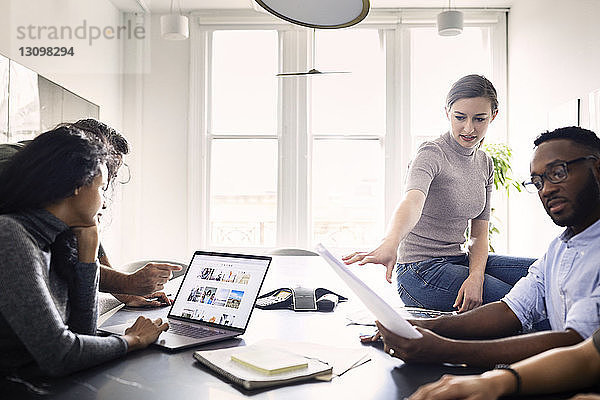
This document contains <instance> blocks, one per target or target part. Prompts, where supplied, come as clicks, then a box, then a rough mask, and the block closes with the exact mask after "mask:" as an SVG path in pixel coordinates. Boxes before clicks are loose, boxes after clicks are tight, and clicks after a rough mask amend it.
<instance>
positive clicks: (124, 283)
mask: <svg viewBox="0 0 600 400" xmlns="http://www.w3.org/2000/svg"><path fill="white" fill-rule="evenodd" d="M99 290H100V291H101V292H107V293H129V292H130V291H131V290H130V287H129V274H125V273H123V272H119V271H116V270H114V269H112V268H111V267H107V266H106V265H100V288H99Z"/></svg>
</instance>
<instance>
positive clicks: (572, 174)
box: [378, 127, 600, 380]
mask: <svg viewBox="0 0 600 400" xmlns="http://www.w3.org/2000/svg"><path fill="white" fill-rule="evenodd" d="M534 144H535V146H536V147H535V151H534V154H533V158H532V161H531V164H530V169H531V180H530V181H528V182H524V183H523V184H524V186H525V187H526V188H527V189H528V190H529V191H531V190H533V191H534V192H536V193H537V194H538V196H539V198H540V200H541V202H542V204H543V206H544V208H545V209H546V212H547V213H548V215H549V216H550V218H552V221H554V223H555V224H557V225H559V226H564V227H566V229H565V231H564V232H563V233H562V234H561V235H560V236H559V237H557V238H556V239H554V240H553V241H552V242H551V243H550V246H549V248H548V251H547V252H546V254H545V255H544V256H543V257H542V258H540V259H539V260H537V261H536V262H535V263H534V264H533V265H532V266H531V267H530V269H529V273H528V274H527V276H525V277H523V278H522V279H521V280H519V281H518V282H517V284H516V285H515V286H514V288H513V289H512V290H511V291H510V292H509V293H508V294H507V295H506V296H505V297H504V298H503V299H502V300H501V301H498V302H495V303H490V304H487V305H484V306H482V307H479V308H477V309H474V310H471V311H469V312H466V313H464V314H458V315H453V316H444V317H440V318H438V319H432V320H421V321H413V323H414V325H417V327H418V328H417V329H419V331H420V332H421V333H422V334H423V337H422V338H421V339H412V340H407V339H403V338H401V337H399V336H397V335H395V334H393V333H391V332H390V331H388V330H387V329H385V327H383V326H381V324H379V323H378V327H379V332H380V334H381V336H382V337H383V341H384V343H385V349H386V351H387V352H389V353H390V354H392V355H394V356H395V357H398V358H401V359H403V360H405V361H415V362H431V363H467V364H469V365H474V366H484V367H489V366H493V365H495V364H505V363H512V362H515V361H518V360H522V359H524V358H527V357H530V356H532V355H535V354H538V353H541V352H543V351H545V350H548V349H551V348H555V347H562V346H569V345H573V344H576V343H578V342H581V341H582V340H583V339H586V338H588V337H590V336H591V335H592V334H593V332H594V331H595V330H596V329H598V326H600V221H598V220H599V219H600V139H599V138H598V137H597V136H596V135H595V134H594V132H591V131H589V130H586V129H581V128H578V127H568V128H561V129H557V130H555V131H552V132H546V133H543V134H541V135H540V136H539V137H538V138H537V139H536V140H535V142H534ZM546 318H547V319H548V320H549V323H550V326H551V328H552V331H544V332H536V333H528V334H522V335H517V334H518V333H520V332H523V331H528V330H529V329H530V328H531V326H532V325H533V324H535V323H537V322H540V321H542V320H544V319H546ZM514 335H517V336H514ZM473 339H478V340H473ZM509 376H510V374H509ZM517 380H518V379H517Z"/></svg>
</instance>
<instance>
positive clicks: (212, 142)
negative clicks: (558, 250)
mask: <svg viewBox="0 0 600 400" xmlns="http://www.w3.org/2000/svg"><path fill="white" fill-rule="evenodd" d="M376 14H378V13H372V15H374V17H373V18H374V19H375V20H377V21H378V22H369V20H368V19H367V21H365V22H363V23H361V25H360V27H355V28H350V29H338V30H318V31H317V32H316V34H315V37H314V39H313V36H312V31H311V30H308V29H304V28H298V27H291V26H290V25H289V24H287V23H285V22H283V21H277V22H273V23H266V24H265V23H264V21H265V19H263V20H262V22H259V21H258V20H257V21H256V22H249V21H250V20H251V19H252V18H253V16H250V15H245V14H244V15H240V16H239V19H238V20H237V21H236V20H235V18H234V17H232V15H235V13H231V14H228V15H227V16H226V17H225V16H217V15H216V14H215V15H209V16H207V17H206V23H205V24H204V25H203V24H202V18H204V17H203V16H200V17H199V18H200V20H201V24H200V27H199V28H197V29H198V32H197V33H198V34H197V35H194V36H193V37H192V38H193V39H192V40H195V41H196V42H195V44H194V43H192V47H193V48H198V49H200V50H198V54H199V55H198V56H197V57H192V64H191V65H192V67H191V71H192V73H193V74H194V73H195V74H197V75H198V76H200V77H201V78H199V79H195V80H193V81H192V82H193V87H192V88H191V90H192V91H194V90H195V89H197V92H198V93H201V95H200V96H198V98H197V99H196V97H195V96H193V97H192V100H191V101H192V104H191V106H192V107H196V106H197V107H198V110H200V112H199V118H198V120H199V121H200V122H192V125H193V126H194V124H196V126H197V129H191V130H190V135H202V136H201V138H200V141H199V142H198V137H191V141H190V143H200V148H199V149H196V148H192V151H193V152H194V151H195V152H197V153H193V154H196V155H195V156H193V157H192V159H193V160H204V161H193V162H196V164H192V165H197V166H200V167H201V168H200V171H199V172H192V177H194V176H195V177H197V178H198V179H199V180H200V181H201V182H200V183H199V184H198V188H196V189H195V190H192V191H191V193H192V194H191V195H190V204H192V205H193V204H198V203H200V207H201V209H202V210H203V211H201V212H200V214H201V215H202V216H206V220H207V221H208V224H202V223H201V224H198V226H191V227H190V229H191V230H190V232H189V234H190V237H192V238H198V240H199V241H200V243H196V244H195V245H196V246H197V245H201V246H206V247H209V248H233V249H239V250H243V249H249V248H256V247H262V248H273V247H304V248H311V247H312V246H314V244H316V243H317V242H323V243H325V244H326V245H329V246H330V247H332V248H334V249H336V250H337V251H345V250H349V249H359V248H367V247H371V246H373V245H375V244H376V243H377V242H378V241H379V240H380V239H381V237H382V235H383V233H384V227H385V224H386V223H387V221H388V220H389V218H390V217H391V213H392V212H393V210H394V208H395V206H396V204H397V202H398V201H399V200H400V199H401V196H402V193H403V190H402V183H403V181H404V177H405V173H406V167H407V166H408V163H409V161H410V159H411V158H412V156H413V154H414V151H415V150H416V148H417V146H418V144H419V143H421V142H422V141H423V140H428V139H430V138H434V137H437V136H439V135H440V134H441V133H443V132H444V131H445V130H446V129H447V120H446V117H445V113H444V100H445V94H446V92H447V91H448V89H449V87H450V86H451V84H452V83H453V82H454V81H455V80H456V79H458V78H459V77H461V76H463V75H465V74H469V73H478V74H484V75H486V76H487V77H489V78H490V79H491V80H492V81H493V82H494V84H495V85H496V88H497V89H498V91H499V92H500V93H499V95H500V97H501V103H502V96H503V92H504V91H505V84H506V59H505V57H506V54H505V47H503V46H505V39H506V32H505V24H504V23H505V14H504V13H503V12H495V11H493V12H479V11H474V12H470V13H466V14H465V18H466V28H465V29H464V32H463V34H462V35H460V36H458V37H450V38H449V37H440V36H438V35H437V32H436V29H435V12H434V11H431V12H429V11H420V12H417V13H416V14H414V15H413V14H411V12H403V13H402V16H401V18H400V19H401V20H400V21H398V20H397V18H398V15H399V14H397V13H393V12H392V13H389V12H388V13H387V14H386V12H385V11H384V12H382V13H380V14H381V15H382V17H381V19H377V18H379V17H378V15H376ZM372 15H370V16H369V18H371V17H372ZM257 18H258V17H257ZM221 20H222V21H221ZM219 21H221V22H219ZM381 21H383V22H381ZM386 21H387V22H386ZM389 21H392V22H389ZM473 21H476V22H473ZM313 44H314V46H315V48H314V53H313ZM196 46H197V47H196ZM312 54H314V59H313V57H311V55H312ZM205 66H208V68H206V67H205ZM312 67H314V68H316V69H318V70H320V71H322V72H329V71H339V72H346V71H347V72H350V73H343V74H331V75H325V74H324V75H317V76H311V77H300V78H299V77H293V78H277V77H276V76H275V75H276V74H277V73H278V72H290V71H307V70H308V69H310V68H312ZM194 85H195V86H194ZM501 107H502V105H501ZM192 109H193V108H192ZM202 110H206V112H203V111H202ZM497 120H498V119H496V121H497ZM496 121H495V122H494V124H493V125H492V127H491V128H490V133H491V134H492V135H493V134H494V133H493V132H494V131H495V132H497V136H499V137H500V139H501V138H502V135H503V134H504V132H503V129H505V124H498V123H497V122H496ZM194 157H195V158H194ZM194 174H195V175H194ZM191 182H195V180H194V179H192V180H191ZM201 188H202V190H199V189H201ZM194 193H195V194H194ZM194 196H200V197H198V201H195V200H196V198H195V197H194ZM200 230H201V231H202V233H198V232H199V231H200ZM194 240H195V239H194Z"/></svg>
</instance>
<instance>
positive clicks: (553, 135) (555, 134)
mask: <svg viewBox="0 0 600 400" xmlns="http://www.w3.org/2000/svg"><path fill="white" fill-rule="evenodd" d="M553 139H567V140H571V141H573V142H575V143H577V144H579V145H581V146H583V147H585V148H586V149H588V150H590V151H592V152H594V153H596V154H598V155H600V138H598V136H597V135H596V134H595V133H594V132H592V131H590V130H589V129H584V128H580V127H578V126H567V127H564V128H558V129H555V130H553V131H546V132H544V133H542V134H540V135H539V136H538V137H537V138H535V140H534V141H533V145H534V146H535V147H537V146H539V145H540V144H542V143H544V142H547V141H548V140H553Z"/></svg>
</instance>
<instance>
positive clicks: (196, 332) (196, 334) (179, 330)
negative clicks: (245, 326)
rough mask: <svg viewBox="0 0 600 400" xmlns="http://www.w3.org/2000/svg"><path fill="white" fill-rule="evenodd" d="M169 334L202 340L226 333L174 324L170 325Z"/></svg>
mask: <svg viewBox="0 0 600 400" xmlns="http://www.w3.org/2000/svg"><path fill="white" fill-rule="evenodd" d="M169 332H171V333H176V334H178V335H181V336H187V337H191V338H195V339H201V338H205V337H208V336H216V335H221V334H223V333H225V332H224V331H220V330H216V329H208V328H204V327H202V326H192V325H186V324H178V323H173V322H170V323H169Z"/></svg>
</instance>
